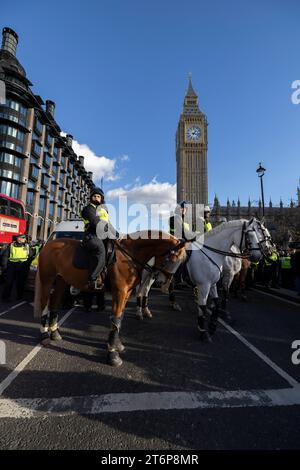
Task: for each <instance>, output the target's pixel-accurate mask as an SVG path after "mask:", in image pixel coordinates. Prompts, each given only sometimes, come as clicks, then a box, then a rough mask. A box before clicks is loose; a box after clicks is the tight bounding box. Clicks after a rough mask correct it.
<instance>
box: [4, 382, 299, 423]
mask: <svg viewBox="0 0 300 470" xmlns="http://www.w3.org/2000/svg"><path fill="white" fill-rule="evenodd" d="M294 405H300V388H299V387H297V388H296V387H295V388H285V389H279V390H272V389H271V390H227V391H223V392H216V391H209V392H208V391H199V392H197V391H196V392H157V393H153V392H151V393H111V394H107V395H90V396H77V397H60V398H18V399H14V400H13V399H10V398H7V399H6V398H1V399H0V418H23V419H24V418H40V417H53V416H66V415H86V414H90V415H97V414H102V413H122V412H127V413H128V412H132V411H150V410H151V411H161V410H196V409H205V408H248V407H274V406H294Z"/></svg>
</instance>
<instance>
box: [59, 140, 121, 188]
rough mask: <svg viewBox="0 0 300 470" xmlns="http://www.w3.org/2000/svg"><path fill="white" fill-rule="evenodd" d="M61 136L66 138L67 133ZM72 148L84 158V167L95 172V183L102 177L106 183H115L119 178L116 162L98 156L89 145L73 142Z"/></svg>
mask: <svg viewBox="0 0 300 470" xmlns="http://www.w3.org/2000/svg"><path fill="white" fill-rule="evenodd" d="M61 135H62V136H66V133H65V132H61ZM72 148H73V150H74V152H75V153H76V155H78V156H79V155H83V156H84V167H85V169H86V170H87V171H92V172H93V180H94V182H96V181H100V180H101V178H102V177H103V178H104V179H105V180H106V181H115V180H117V179H118V178H119V177H118V175H117V174H115V170H116V161H115V160H113V159H111V158H107V157H105V156H97V155H96V154H95V152H93V150H92V149H91V148H90V147H89V146H88V145H86V144H80V143H79V142H78V141H77V140H73V143H72Z"/></svg>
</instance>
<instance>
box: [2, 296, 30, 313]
mask: <svg viewBox="0 0 300 470" xmlns="http://www.w3.org/2000/svg"><path fill="white" fill-rule="evenodd" d="M26 303H27V302H26V301H25V300H24V301H23V302H19V303H18V304H16V305H13V306H12V307H9V308H8V309H7V310H4V311H3V312H0V317H2V315H4V314H5V313H7V312H10V311H11V310H13V309H14V308H17V307H20V305H23V304H26Z"/></svg>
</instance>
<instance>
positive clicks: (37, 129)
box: [34, 117, 43, 135]
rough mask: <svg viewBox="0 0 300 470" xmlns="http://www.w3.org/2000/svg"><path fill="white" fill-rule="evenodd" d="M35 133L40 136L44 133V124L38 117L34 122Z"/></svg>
mask: <svg viewBox="0 0 300 470" xmlns="http://www.w3.org/2000/svg"><path fill="white" fill-rule="evenodd" d="M34 131H35V132H36V133H37V134H38V135H41V134H42V132H43V124H42V123H41V121H40V120H39V119H38V118H37V117H35V120H34Z"/></svg>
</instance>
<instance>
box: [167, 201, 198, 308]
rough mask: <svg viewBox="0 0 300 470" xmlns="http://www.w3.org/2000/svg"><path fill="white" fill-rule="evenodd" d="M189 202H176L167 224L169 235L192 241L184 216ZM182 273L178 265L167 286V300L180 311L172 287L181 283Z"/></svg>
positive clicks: (193, 238) (181, 266)
mask: <svg viewBox="0 0 300 470" xmlns="http://www.w3.org/2000/svg"><path fill="white" fill-rule="evenodd" d="M190 204H191V203H190V202H187V201H181V202H179V203H178V205H177V207H176V209H175V211H174V215H172V216H171V217H170V218H169V226H170V229H169V232H170V234H171V235H174V236H175V237H177V238H183V239H184V240H188V241H194V240H195V234H194V233H193V232H191V230H190V225H189V223H188V222H187V221H186V217H185V216H186V214H187V211H188V206H189V205H190ZM182 273H183V265H180V266H179V268H178V269H177V271H176V273H175V275H174V277H173V279H172V281H171V284H170V287H169V301H170V305H171V308H172V309H173V310H178V311H181V310H182V308H181V306H180V305H179V304H178V303H177V302H176V297H175V292H174V289H175V284H179V285H180V284H181V285H182V281H183V279H182Z"/></svg>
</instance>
